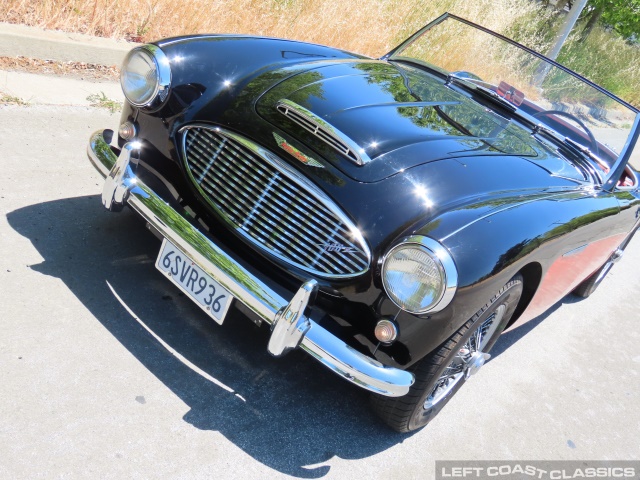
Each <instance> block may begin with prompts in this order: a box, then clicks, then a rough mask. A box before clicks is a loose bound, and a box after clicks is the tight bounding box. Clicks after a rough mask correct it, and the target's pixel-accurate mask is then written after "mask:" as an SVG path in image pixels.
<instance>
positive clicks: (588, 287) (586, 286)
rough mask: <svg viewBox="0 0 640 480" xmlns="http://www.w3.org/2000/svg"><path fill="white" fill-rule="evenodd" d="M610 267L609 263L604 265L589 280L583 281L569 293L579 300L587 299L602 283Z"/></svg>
mask: <svg viewBox="0 0 640 480" xmlns="http://www.w3.org/2000/svg"><path fill="white" fill-rule="evenodd" d="M612 266H613V264H611V263H609V262H607V263H605V264H604V265H603V266H602V267H600V268H599V269H598V271H597V272H595V273H594V274H593V275H591V276H590V277H589V278H587V279H586V280H584V281H583V282H582V283H581V284H580V285H578V286H577V287H576V288H575V289H574V290H573V292H571V293H573V294H574V295H576V296H578V297H580V298H589V297H590V296H591V294H592V293H593V292H595V291H596V289H597V288H598V287H599V286H600V284H601V283H602V280H604V277H606V276H607V273H609V270H611V267H612Z"/></svg>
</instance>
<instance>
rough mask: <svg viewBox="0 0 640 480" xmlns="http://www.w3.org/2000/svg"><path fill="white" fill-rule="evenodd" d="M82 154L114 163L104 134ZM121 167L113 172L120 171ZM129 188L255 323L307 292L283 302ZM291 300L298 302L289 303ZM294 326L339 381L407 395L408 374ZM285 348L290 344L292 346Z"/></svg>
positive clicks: (131, 197) (140, 187)
mask: <svg viewBox="0 0 640 480" xmlns="http://www.w3.org/2000/svg"><path fill="white" fill-rule="evenodd" d="M87 152H88V155H89V158H90V160H91V162H92V163H93V164H94V165H95V166H96V168H97V169H98V171H100V172H101V173H102V172H103V171H104V170H105V169H109V170H111V169H113V168H114V165H116V162H117V161H118V158H116V156H115V154H114V153H113V152H112V151H111V149H110V148H109V145H108V144H107V142H106V141H105V138H104V136H103V131H98V132H96V133H94V134H93V135H92V136H91V138H90V141H89V146H88V148H87ZM125 155H126V154H125ZM125 158H126V157H123V160H122V164H124V163H125ZM122 164H121V165H120V166H119V167H116V168H121V167H122ZM130 185H131V188H130V189H129V190H128V195H125V196H124V198H123V201H124V202H126V203H128V204H129V206H131V207H132V208H133V210H134V211H136V212H137V213H138V214H139V215H140V216H142V217H143V219H145V220H146V221H147V222H148V223H150V224H151V225H152V226H153V227H154V228H155V229H156V230H158V232H159V233H160V234H161V235H162V236H163V237H165V238H167V239H168V240H169V241H170V242H171V243H173V244H174V245H176V246H177V247H179V248H180V249H182V250H183V251H184V252H185V253H187V254H188V255H189V256H190V257H191V259H192V260H193V261H195V262H196V263H197V264H198V266H199V267H200V268H202V269H203V270H204V271H206V272H207V273H208V274H209V275H211V276H212V277H214V278H215V279H216V280H217V281H218V282H219V283H220V284H221V285H222V286H224V287H225V288H226V289H227V290H229V291H230V292H231V294H232V295H233V296H234V297H235V298H236V299H237V300H238V301H240V302H242V303H243V304H244V305H246V306H247V307H248V308H249V309H250V310H251V311H252V312H254V313H255V314H256V315H257V316H258V317H259V318H261V319H262V320H264V321H266V322H267V323H269V324H271V325H273V324H274V323H276V321H277V319H278V315H279V312H285V309H287V308H289V307H290V306H291V309H293V308H294V307H293V305H292V304H294V303H298V304H299V305H302V304H303V303H304V298H305V296H306V292H308V290H309V288H313V286H312V285H309V283H307V284H305V285H306V287H305V285H303V286H302V287H301V288H300V290H299V291H298V293H297V294H295V295H294V296H293V300H292V301H291V302H289V301H287V300H286V299H285V298H283V297H282V296H281V295H279V294H278V293H277V292H276V291H274V290H273V289H272V288H271V287H269V286H268V285H267V284H266V283H264V282H263V281H262V280H261V279H259V278H258V277H257V276H255V275H253V274H252V273H251V272H250V271H249V270H247V269H246V268H244V267H243V266H241V265H240V264H238V263H237V262H236V261H235V260H234V259H233V257H231V256H230V255H229V254H227V253H226V252H225V251H224V250H222V249H221V248H220V247H219V246H218V245H216V244H215V243H214V242H212V241H211V240H210V239H209V238H207V237H205V236H204V235H203V234H202V233H201V232H200V231H199V230H197V229H196V228H195V227H194V226H193V225H191V224H190V223H189V222H188V221H187V220H186V219H184V218H183V217H182V216H181V215H180V214H179V213H178V212H176V211H175V210H174V209H173V208H172V207H171V206H169V205H168V204H167V203H166V202H165V201H164V200H162V198H161V197H159V196H158V195H157V194H156V193H155V192H154V191H153V190H152V189H151V188H149V187H148V186H147V185H145V184H144V183H143V182H141V181H139V180H138V179H136V178H135V177H134V178H133V179H131V184H130ZM116 188H117V187H116ZM301 290H305V291H304V292H301ZM296 298H298V299H299V300H301V301H299V302H294V300H295V299H296ZM278 320H279V319H278ZM298 321H299V322H301V323H303V324H304V325H305V328H306V326H308V330H307V331H306V333H302V334H300V333H297V334H294V335H293V336H292V337H293V338H294V340H295V342H296V343H297V339H296V338H295V336H296V335H300V337H301V340H300V342H299V344H300V348H302V349H303V350H304V351H306V352H307V353H309V354H310V355H311V356H312V357H313V358H315V359H316V360H318V361H319V362H320V363H322V364H323V365H324V366H326V367H327V368H329V369H331V370H332V371H333V372H335V373H336V374H338V375H340V376H341V377H342V378H344V379H346V380H348V381H350V382H352V383H354V384H356V385H358V386H360V387H362V388H365V389H367V390H370V391H372V392H375V393H379V394H381V395H386V396H390V397H399V396H403V395H406V394H407V393H408V391H409V387H411V385H412V384H413V382H414V376H413V374H412V373H410V372H407V371H404V370H400V369H398V368H393V367H389V366H386V365H383V364H381V363H380V362H378V361H376V360H374V359H373V358H370V357H367V356H366V355H363V354H361V353H360V352H357V351H356V350H354V349H353V348H351V347H349V346H348V345H347V344H345V343H344V342H343V341H342V340H340V339H339V338H337V337H336V336H334V335H333V334H331V333H329V332H328V331H327V330H325V329H324V328H323V327H322V326H320V325H319V324H318V323H316V322H315V321H313V320H312V319H310V318H308V317H306V315H304V311H303V309H302V307H301V308H300V311H299V312H298ZM285 326H286V325H285ZM276 328H277V325H276ZM274 341H275V340H274ZM286 343H287V344H288V345H291V342H286Z"/></svg>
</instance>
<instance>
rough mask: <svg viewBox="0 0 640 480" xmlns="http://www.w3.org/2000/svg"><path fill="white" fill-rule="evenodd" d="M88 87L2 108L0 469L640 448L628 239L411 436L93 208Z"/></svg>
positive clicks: (170, 473)
mask: <svg viewBox="0 0 640 480" xmlns="http://www.w3.org/2000/svg"><path fill="white" fill-rule="evenodd" d="M4 74H5V73H3V72H0V79H1V78H2V75H4ZM16 75H26V74H16ZM25 78H26V77H25ZM48 79H49V77H42V78H41V82H42V83H41V84H42V85H45V86H46V84H47V81H48ZM19 80H20V78H19V77H18V83H20V81H19ZM58 80H60V81H61V82H63V83H64V82H67V81H69V80H66V79H62V80H61V79H57V78H56V81H58ZM33 88H34V90H33V96H34V97H37V96H38V95H41V93H39V92H38V91H36V90H37V88H40V87H33ZM42 88H45V87H42ZM60 88H62V87H60ZM65 88H66V87H65ZM68 88H69V89H70V90H71V91H73V90H75V91H78V89H79V87H78V86H77V85H76V84H73V83H71V84H69V85H68ZM95 88H100V87H96V86H95V85H92V84H91V83H90V82H85V83H84V84H83V85H82V89H85V90H88V91H93V90H94V89H95ZM1 89H2V84H1V81H0V90H1ZM98 91H99V90H98ZM84 94H85V91H84V90H83V91H82V92H81V93H78V94H77V95H76V96H75V97H73V96H70V97H69V99H65V101H64V102H57V101H55V99H50V100H46V99H45V100H42V101H41V102H40V104H31V105H28V106H17V105H8V106H2V105H0V180H1V181H0V378H1V379H2V383H1V386H0V415H1V418H2V423H1V424H0V478H11V479H31V478H82V479H85V478H101V479H106V478H114V479H120V478H189V479H196V478H226V479H236V478H237V479H265V478H269V479H272V478H326V479H355V478H358V479H360V478H371V479H378V478H380V479H383V478H384V479H425V478H432V477H433V475H434V465H435V463H434V462H435V460H472V459H483V460H510V459H513V460H535V459H539V460H561V459H580V460H589V459H590V460H614V459H621V460H634V459H640V444H639V442H638V438H639V434H640V427H639V426H640V409H639V408H638V406H640V377H639V374H640V351H639V350H638V345H639V344H640V331H639V329H638V325H639V324H640V311H639V309H638V307H637V299H638V297H639V294H640V276H639V275H638V265H640V241H639V240H638V239H637V238H636V239H635V240H634V241H633V242H632V243H631V244H630V246H629V248H628V249H627V252H626V254H625V258H624V259H623V260H622V261H621V262H620V263H619V264H617V265H616V266H615V267H614V269H613V270H612V272H611V273H610V274H609V276H608V277H607V279H606V280H605V281H604V283H603V285H602V286H601V288H600V289H599V290H598V291H597V292H596V293H595V294H594V295H593V296H592V297H590V298H589V299H587V300H579V299H577V298H576V297H572V296H568V297H566V298H565V299H564V300H563V301H561V302H560V303H559V304H558V305H556V306H555V307H554V308H553V309H552V310H551V311H550V312H549V313H547V314H545V315H543V316H542V317H539V318H537V319H535V320H533V321H531V322H529V323H528V324H526V325H524V326H523V327H521V328H518V329H515V330H513V331H511V332H509V333H507V334H505V335H503V337H502V338H501V340H500V342H499V343H498V344H497V345H496V347H495V350H494V352H493V353H494V357H493V358H492V359H491V361H490V362H488V364H487V365H486V366H485V367H483V369H482V371H481V372H480V373H479V374H478V375H476V376H474V377H473V378H472V379H471V380H470V381H469V382H468V383H467V385H465V387H464V388H463V389H462V390H461V391H460V392H459V394H458V395H457V396H456V397H455V398H454V399H453V400H452V401H451V402H450V403H449V404H448V405H447V407H446V408H445V409H444V410H443V412H442V413H441V414H440V415H439V416H438V417H437V418H436V420H434V421H433V422H432V423H431V424H430V425H429V426H428V427H427V428H425V429H423V430H421V431H419V432H417V433H414V434H410V435H400V434H397V433H394V432H391V431H389V430H388V429H386V428H385V427H384V426H382V425H381V424H380V423H379V422H378V421H377V420H376V418H375V417H374V416H373V415H372V414H371V413H370V412H369V410H368V408H367V401H368V398H367V394H366V392H364V391H362V390H360V389H358V388H356V387H354V386H352V385H350V384H348V383H346V382H344V381H342V380H340V379H339V378H338V377H337V376H335V375H333V374H332V373H331V372H329V371H328V370H326V369H324V368H323V367H322V366H320V365H319V364H317V363H316V362H315V361H313V360H312V359H310V358H309V357H308V356H306V355H304V354H303V353H301V352H298V351H296V352H293V353H291V354H289V355H288V356H286V357H285V358H281V359H275V358H272V357H270V356H269V354H268V353H267V351H266V344H267V340H268V338H267V334H266V332H265V331H264V330H259V329H257V328H256V327H254V326H253V325H252V324H251V323H250V322H248V321H247V319H246V318H244V317H242V316H241V315H237V314H232V315H231V316H229V317H228V318H227V319H226V320H225V323H224V324H223V325H222V326H219V325H217V324H215V323H214V322H212V321H211V320H210V319H209V318H208V317H206V316H205V315H204V314H203V313H202V311H201V310H200V309H199V308H198V307H196V306H194V305H193V304H192V303H191V302H190V301H189V300H187V299H186V298H185V297H184V296H183V295H182V294H181V293H180V292H179V291H178V290H177V288H175V287H174V286H172V285H171V284H170V283H169V282H168V280H166V279H165V278H163V276H162V275H161V274H160V273H159V272H157V271H156V269H155V267H154V262H155V257H156V255H157V253H158V251H159V247H160V243H159V242H158V240H156V239H155V237H153V236H152V235H151V234H150V233H149V232H148V231H147V230H146V229H145V227H144V225H143V224H142V222H140V221H138V218H137V217H136V216H135V215H134V214H133V213H132V212H131V211H129V210H126V209H125V210H124V211H123V212H121V213H117V214H116V213H109V212H107V211H105V210H104V209H103V207H102V206H101V203H100V196H99V195H100V192H101V188H102V179H101V177H100V176H99V174H98V173H97V172H95V171H94V169H93V167H92V166H91V165H90V163H89V161H88V160H87V157H86V153H85V149H86V144H87V140H88V138H89V135H90V133H91V132H93V131H94V130H96V129H98V128H105V127H109V128H115V127H116V126H117V123H118V118H119V115H118V114H110V113H109V112H108V111H107V110H104V109H98V108H90V107H86V106H81V105H78V102H80V103H81V102H82V99H83V98H85V95H84ZM52 103H53V104H52ZM57 103H60V104H62V105H60V104H57Z"/></svg>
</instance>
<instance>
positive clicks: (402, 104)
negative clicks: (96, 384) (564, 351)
mask: <svg viewBox="0 0 640 480" xmlns="http://www.w3.org/2000/svg"><path fill="white" fill-rule="evenodd" d="M121 83H122V88H123V91H124V94H125V97H126V99H127V102H126V105H125V107H124V111H123V112H122V119H121V125H120V128H119V131H118V132H117V134H115V133H114V132H113V131H111V130H102V131H99V132H96V133H95V134H93V136H92V137H91V139H90V143H89V148H88V153H89V157H90V159H91V161H92V162H93V164H94V165H95V167H96V168H97V169H98V170H99V171H100V172H101V173H102V174H103V175H104V176H105V177H106V181H105V184H104V189H103V194H102V201H103V203H104V206H105V207H106V208H107V209H109V210H112V211H118V210H119V209H121V208H122V207H123V206H124V205H129V206H130V207H131V208H132V209H133V210H134V211H136V212H137V213H138V214H139V215H140V216H141V217H142V218H143V219H144V220H145V221H146V222H148V224H149V228H150V229H151V230H152V231H153V232H154V233H156V234H157V235H158V236H159V237H160V238H161V239H162V246H161V248H160V252H159V254H158V257H157V263H156V266H157V268H158V269H159V270H160V272H162V274H163V275H165V276H166V277H167V279H169V280H170V281H171V282H173V283H174V284H175V285H176V286H177V287H178V288H180V289H181V290H183V291H184V292H185V293H186V294H187V295H188V296H189V297H190V298H191V299H192V300H193V301H194V302H195V303H196V304H198V305H199V306H200V307H201V308H202V310H203V311H204V312H206V314H208V315H209V316H210V317H211V318H212V320H213V321H215V322H217V323H222V322H223V321H224V320H225V315H226V314H227V312H228V311H229V309H240V310H241V311H242V312H244V313H245V314H246V315H247V316H248V317H249V318H250V319H252V320H253V321H254V322H256V323H258V324H266V326H268V327H269V328H270V329H271V334H270V337H269V342H268V345H266V349H267V350H268V351H269V352H270V353H271V354H272V355H275V356H280V355H284V354H285V353H287V352H288V351H290V350H291V349H295V348H301V349H303V350H304V351H306V352H307V353H308V354H309V355H311V356H312V357H313V358H315V359H316V360H318V361H319V362H321V363H322V364H323V365H325V366H326V367H327V368H329V369H331V370H333V371H334V372H335V373H336V374H338V375H339V376H341V377H342V378H344V379H346V380H348V381H350V382H353V383H354V384H356V385H358V386H360V387H362V388H365V389H367V390H370V391H371V392H373V393H372V405H373V408H374V410H375V411H376V412H377V413H378V414H379V416H380V417H381V418H382V419H383V420H384V421H385V422H386V423H387V424H388V425H389V426H391V427H392V428H394V429H396V430H398V431H403V432H404V431H411V430H414V429H416V428H420V427H422V426H424V425H426V424H427V423H428V422H429V421H430V420H431V419H432V418H433V417H434V415H435V414H436V413H437V412H438V411H439V410H440V409H441V408H442V407H443V406H444V405H445V404H446V402H447V401H448V400H449V399H450V398H451V396H452V395H453V394H454V393H455V392H456V391H457V390H458V389H459V388H460V387H461V386H462V385H463V384H464V382H465V381H466V380H467V379H468V378H469V376H470V375H473V374H475V373H476V372H478V370H479V369H480V367H482V365H483V364H484V363H485V362H486V361H487V359H488V358H489V357H490V355H489V353H488V352H489V351H490V350H491V347H492V346H493V344H494V343H495V342H496V340H497V339H498V337H499V335H500V334H501V333H502V331H503V330H504V329H505V328H510V327H512V326H514V325H518V324H521V323H522V322H525V321H527V320H529V319H532V318H534V317H535V316H537V315H539V314H541V313H542V312H544V311H545V310H546V309H548V308H549V307H550V306H552V305H553V304H554V303H556V302H557V301H558V300H560V299H561V298H562V297H563V296H565V295H567V294H568V293H570V292H574V293H575V294H577V295H579V296H582V297H587V296H589V295H590V294H591V293H592V292H593V291H594V289H595V288H596V287H597V286H598V284H599V283H600V282H601V281H602V279H603V278H604V277H605V275H606V274H607V272H608V271H609V269H610V268H611V266H612V265H613V264H614V263H615V262H616V261H617V260H618V259H619V258H620V257H621V256H622V253H623V251H624V248H625V246H626V245H627V244H628V242H629V241H630V239H631V237H632V236H633V234H634V233H635V231H636V230H637V229H638V226H639V222H640V192H639V190H638V176H637V169H638V166H639V165H640V160H639V152H638V150H639V149H638V148H635V151H634V147H635V145H636V142H637V139H638V134H639V132H640V126H639V123H640V120H639V118H640V116H639V115H638V113H639V112H638V110H637V109H636V108H634V107H632V106H631V105H629V104H627V103H625V102H624V101H622V100H620V99H619V98H616V97H615V96H614V95H612V94H611V93H609V92H607V91H605V90H604V89H602V88H600V87H598V86H596V85H594V84H593V83H591V82H589V81H587V80H586V79H584V78H582V77H580V76H579V75H577V74H575V73H573V72H571V71H569V70H568V69H566V68H564V67H562V66H561V65H558V64H556V63H554V62H551V61H549V60H547V59H545V58H544V57H543V56H541V55H539V54H537V53H535V52H533V51H531V50H528V49H526V48H524V47H522V46H520V45H518V44H516V43H515V42H512V41H511V40H508V39H506V38H504V37H502V36H500V35H497V34H494V33H492V32H490V31H488V30H486V29H484V28H482V27H480V26H477V25H474V24H472V23H470V22H468V21H466V20H463V19H461V18H458V17H455V16H453V15H449V14H445V15H443V16H441V17H440V18H438V19H436V20H435V21H433V22H432V23H430V24H429V25H427V26H426V27H425V28H423V29H422V30H420V31H419V32H417V33H416V34H415V35H413V36H412V37H410V38H409V39H408V40H407V41H405V42H404V43H402V44H401V45H400V46H399V47H397V48H396V49H394V50H393V51H392V52H390V53H389V54H387V55H385V56H384V57H382V58H380V59H371V58H367V57H363V56H361V55H357V54H354V53H349V52H345V51H341V50H338V49H335V48H329V47H324V46H319V45H312V44H307V43H301V42H295V41H289V40H281V39H273V38H258V37H251V36H229V35H193V36H184V37H178V38H170V39H166V40H160V41H158V42H155V43H153V44H149V45H144V46H141V47H137V48H135V49H133V50H132V51H131V52H130V53H129V55H128V57H127V59H126V60H125V62H124V65H123V67H122V73H121ZM265 328H266V327H265Z"/></svg>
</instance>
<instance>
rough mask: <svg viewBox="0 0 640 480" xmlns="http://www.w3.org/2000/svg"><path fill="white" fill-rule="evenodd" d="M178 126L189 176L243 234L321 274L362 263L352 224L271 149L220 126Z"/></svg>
mask: <svg viewBox="0 0 640 480" xmlns="http://www.w3.org/2000/svg"><path fill="white" fill-rule="evenodd" d="M181 132H182V134H183V135H182V139H183V152H182V153H183V157H184V161H185V164H186V166H187V168H188V171H189V173H190V176H191V179H192V180H193V182H194V183H195V185H196V186H197V187H198V189H199V191H200V192H201V193H202V194H203V196H204V197H205V198H206V199H207V201H208V202H209V203H210V204H211V205H212V206H213V208H214V209H215V210H216V211H217V212H218V213H219V214H220V215H221V216H222V217H223V218H224V219H225V220H226V221H227V222H229V223H230V224H231V225H232V226H233V227H234V228H235V229H236V230H237V231H238V232H239V233H240V234H241V235H242V236H243V237H245V238H246V239H247V240H249V241H250V242H252V243H253V244H254V245H256V246H258V247H260V248H262V249H265V250H267V251H268V252H270V253H271V254H272V255H275V256H276V257H278V258H280V259H282V260H285V261H287V262H288V263H289V264H291V265H294V266H296V267H299V268H301V269H303V270H305V271H307V272H310V273H313V274H316V275H320V276H323V277H351V276H355V275H359V274H361V273H364V272H365V271H367V269H368V268H369V262H370V253H369V249H368V247H367V245H366V243H365V242H364V239H363V238H362V235H361V234H360V232H359V231H358V229H357V228H356V227H355V225H353V223H352V222H351V221H350V220H349V219H348V218H346V216H345V215H344V214H343V213H342V212H341V211H340V210H339V209H338V207H337V206H336V205H335V204H334V203H333V202H332V201H331V200H330V199H329V198H328V197H327V196H326V195H325V194H324V193H323V192H321V191H320V190H318V189H317V187H315V186H314V185H313V184H312V183H310V182H309V181H308V180H306V179H305V178H304V177H301V176H300V174H299V173H297V172H296V171H295V170H293V169H292V168H291V167H289V166H288V165H286V164H285V163H284V162H282V161H281V160H280V159H278V158H277V157H276V156H275V155H273V154H272V153H270V152H268V151H266V150H264V149H263V148H261V147H259V146H258V145H256V144H254V143H253V142H251V141H249V140H247V139H246V138H243V137H240V136H239V135H236V134H234V133H231V132H227V131H225V130H222V129H220V128H215V127H210V126H204V125H192V126H187V127H185V128H183V129H182V130H181Z"/></svg>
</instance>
